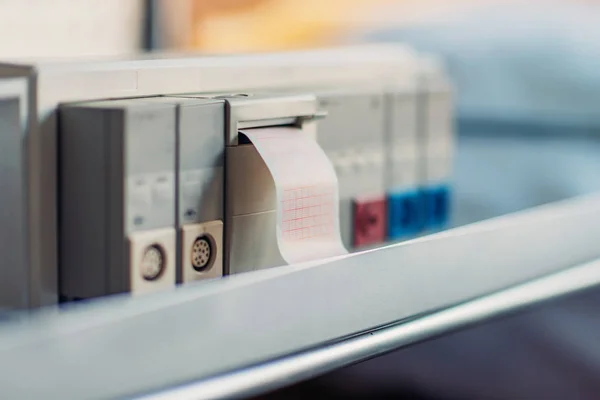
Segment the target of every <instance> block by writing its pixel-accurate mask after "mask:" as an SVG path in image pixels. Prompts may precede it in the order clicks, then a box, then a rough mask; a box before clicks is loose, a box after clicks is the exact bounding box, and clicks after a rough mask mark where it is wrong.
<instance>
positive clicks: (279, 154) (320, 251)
mask: <svg viewBox="0 0 600 400" xmlns="http://www.w3.org/2000/svg"><path fill="white" fill-rule="evenodd" d="M242 133H243V134H244V135H246V136H247V137H248V139H250V141H251V142H252V143H253V144H254V146H255V147H256V150H257V151H258V153H259V154H260V155H261V157H262V159H263V160H264V162H265V164H266V165H267V168H268V169H269V172H270V173H271V175H272V177H273V180H274V181H275V188H276V196H277V242H278V244H279V250H280V252H281V255H282V256H283V258H284V259H285V260H286V261H287V262H288V263H290V264H292V263H298V262H304V261H310V260H314V259H318V258H325V257H333V256H338V255H342V254H346V253H347V250H346V249H345V248H344V246H343V244H342V239H341V235H340V220H339V190H338V181H337V176H336V174H335V170H334V168H333V166H332V165H331V163H330V162H329V159H328V158H327V156H326V155H325V153H324V152H323V150H322V149H321V148H320V147H319V145H318V144H317V142H316V141H315V140H314V139H313V138H312V137H311V136H310V135H308V134H307V133H305V132H302V130H301V129H298V128H291V127H273V128H261V129H247V130H243V131H242Z"/></svg>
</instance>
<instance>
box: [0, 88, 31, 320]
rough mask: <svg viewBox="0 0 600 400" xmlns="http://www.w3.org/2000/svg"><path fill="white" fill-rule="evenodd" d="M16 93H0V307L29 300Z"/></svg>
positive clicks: (24, 304)
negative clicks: (4, 96)
mask: <svg viewBox="0 0 600 400" xmlns="http://www.w3.org/2000/svg"><path fill="white" fill-rule="evenodd" d="M20 115H21V110H20V100H19V98H18V97H8V98H1V97H0V187H1V190H0V227H1V228H0V251H1V253H2V258H1V260H0V307H17V308H21V307H24V306H26V305H27V304H28V303H29V299H28V296H29V285H28V282H29V276H28V274H29V271H28V270H27V269H26V268H24V266H25V265H27V261H26V260H27V256H26V254H27V248H26V241H25V233H26V231H25V229H26V226H25V216H26V210H25V207H26V202H25V197H24V189H25V188H24V186H23V185H24V181H23V177H24V176H23V174H22V157H23V142H24V139H25V136H24V127H23V126H22V125H21V116H20Z"/></svg>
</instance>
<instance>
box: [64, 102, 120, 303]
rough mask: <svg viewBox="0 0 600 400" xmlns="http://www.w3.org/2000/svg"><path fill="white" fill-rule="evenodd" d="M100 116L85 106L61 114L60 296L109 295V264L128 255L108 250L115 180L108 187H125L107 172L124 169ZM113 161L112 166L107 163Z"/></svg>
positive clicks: (118, 178) (117, 178)
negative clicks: (110, 197) (111, 154)
mask: <svg viewBox="0 0 600 400" xmlns="http://www.w3.org/2000/svg"><path fill="white" fill-rule="evenodd" d="M97 117H98V115H97V111H96V110H90V109H83V108H77V109H75V108H69V107H65V108H63V109H62V112H61V135H60V136H59V148H60V153H61V162H60V170H59V176H60V186H59V189H60V197H59V199H60V208H61V212H60V213H59V215H60V226H61V230H60V239H59V241H58V242H59V246H60V247H59V254H60V265H61V268H59V271H58V273H59V281H60V290H61V294H63V295H68V296H71V297H82V298H83V297H94V296H102V295H104V294H106V290H107V287H108V282H107V279H108V275H107V273H106V271H105V266H106V265H110V263H111V262H115V261H117V260H118V259H122V257H123V256H124V255H123V254H122V253H121V252H120V251H118V248H113V249H111V250H112V252H110V251H109V247H107V246H108V244H107V243H106V240H107V237H108V236H107V234H108V232H109V231H110V226H109V223H110V222H111V221H110V219H109V218H108V215H109V213H110V202H109V201H108V196H107V195H106V194H107V193H108V191H109V187H108V186H109V182H117V184H114V183H113V185H110V187H111V189H114V190H116V189H118V188H119V186H122V176H119V175H117V176H115V177H114V178H113V179H111V176H110V174H109V172H110V171H111V169H112V170H118V169H120V168H119V167H118V166H119V165H122V162H121V160H120V159H119V158H113V159H112V160H110V158H109V157H108V154H109V151H108V150H109V148H108V143H105V141H106V140H107V139H108V135H107V134H106V131H107V129H108V127H107V121H106V120H105V118H102V117H100V118H97ZM82 129H85V130H84V131H82ZM109 160H110V161H111V165H112V168H109V167H108V165H107V163H108V162H109ZM84 161H85V162H84ZM115 164H116V165H115ZM115 178H116V180H114V179H115ZM120 198H122V197H120ZM115 217H116V216H113V218H115ZM118 236H119V237H120V238H122V235H118ZM110 257H116V258H117V259H112V260H111V259H110ZM121 263H122V261H121V262H119V265H120V264H121ZM83 265H85V268H83V267H82V266H83Z"/></svg>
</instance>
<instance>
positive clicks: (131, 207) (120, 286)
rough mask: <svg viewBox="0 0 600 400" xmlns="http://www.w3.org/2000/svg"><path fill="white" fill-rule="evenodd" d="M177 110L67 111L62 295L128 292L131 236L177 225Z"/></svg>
mask: <svg viewBox="0 0 600 400" xmlns="http://www.w3.org/2000/svg"><path fill="white" fill-rule="evenodd" d="M175 117H176V115H175V106H174V105H169V104H151V103H149V102H147V101H144V100H143V99H140V100H133V99H132V100H115V101H100V102H90V103H78V104H71V105H64V106H62V107H61V137H60V146H61V148H60V150H61V169H60V178H61V180H60V181H61V196H60V199H61V213H60V215H61V238H60V246H61V247H60V249H61V253H60V273H59V276H60V285H61V288H60V290H61V294H63V295H65V296H67V297H68V298H90V297H96V296H102V295H106V294H111V293H122V292H126V291H128V290H130V287H131V282H130V276H131V274H130V266H129V259H130V251H132V250H130V249H129V248H128V244H127V240H128V237H129V235H130V234H131V233H132V232H139V231H147V230H149V229H152V228H169V227H174V225H175V167H176V159H175V156H176V153H175V145H176V143H175V141H176V135H175V130H176V119H175Z"/></svg>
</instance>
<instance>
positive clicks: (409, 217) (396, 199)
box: [387, 190, 425, 240]
mask: <svg viewBox="0 0 600 400" xmlns="http://www.w3.org/2000/svg"><path fill="white" fill-rule="evenodd" d="M424 211H425V208H424V203H423V196H422V194H421V192H420V191H418V190H412V191H401V192H395V193H388V224H387V226H388V233H387V237H388V240H397V239H401V238H405V237H410V236H414V235H416V234H418V233H419V232H420V231H421V230H422V229H423V224H424V222H425V221H424Z"/></svg>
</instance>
